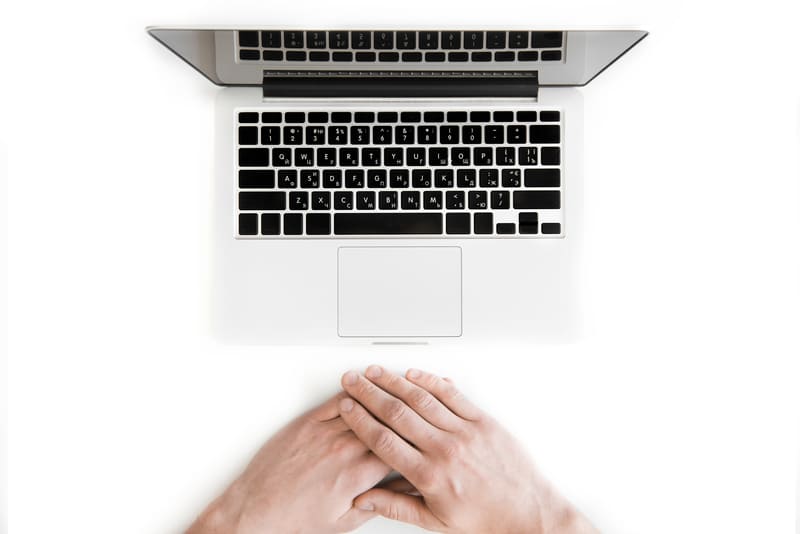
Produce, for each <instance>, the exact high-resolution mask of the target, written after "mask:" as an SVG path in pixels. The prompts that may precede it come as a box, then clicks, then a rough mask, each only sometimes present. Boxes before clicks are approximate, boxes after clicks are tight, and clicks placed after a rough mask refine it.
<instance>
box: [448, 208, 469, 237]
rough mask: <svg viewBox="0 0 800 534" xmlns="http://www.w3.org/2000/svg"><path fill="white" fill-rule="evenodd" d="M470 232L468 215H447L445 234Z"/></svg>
mask: <svg viewBox="0 0 800 534" xmlns="http://www.w3.org/2000/svg"><path fill="white" fill-rule="evenodd" d="M469 231H470V221H469V213H448V214H447V233H448V234H468V233H469Z"/></svg>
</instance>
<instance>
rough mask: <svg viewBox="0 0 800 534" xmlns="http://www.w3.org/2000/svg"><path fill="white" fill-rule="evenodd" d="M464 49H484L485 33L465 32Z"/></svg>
mask: <svg viewBox="0 0 800 534" xmlns="http://www.w3.org/2000/svg"><path fill="white" fill-rule="evenodd" d="M464 48H466V49H468V50H474V49H476V48H483V32H464Z"/></svg>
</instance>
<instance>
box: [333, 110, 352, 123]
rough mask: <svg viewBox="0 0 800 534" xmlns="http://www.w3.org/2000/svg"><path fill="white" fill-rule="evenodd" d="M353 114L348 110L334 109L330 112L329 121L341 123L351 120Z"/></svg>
mask: <svg viewBox="0 0 800 534" xmlns="http://www.w3.org/2000/svg"><path fill="white" fill-rule="evenodd" d="M352 120H353V114H352V113H350V112H349V111H334V112H333V113H331V122H332V123H334V124H343V123H348V122H352Z"/></svg>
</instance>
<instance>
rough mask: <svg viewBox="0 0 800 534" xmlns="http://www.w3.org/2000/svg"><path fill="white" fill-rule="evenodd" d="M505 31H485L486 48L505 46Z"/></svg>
mask: <svg viewBox="0 0 800 534" xmlns="http://www.w3.org/2000/svg"><path fill="white" fill-rule="evenodd" d="M505 47H506V32H487V33H486V48H495V49H497V48H505Z"/></svg>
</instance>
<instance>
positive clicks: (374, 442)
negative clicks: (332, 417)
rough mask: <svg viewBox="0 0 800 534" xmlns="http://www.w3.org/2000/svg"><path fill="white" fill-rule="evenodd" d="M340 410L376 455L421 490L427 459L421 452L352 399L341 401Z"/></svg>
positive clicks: (358, 435)
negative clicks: (419, 481)
mask: <svg viewBox="0 0 800 534" xmlns="http://www.w3.org/2000/svg"><path fill="white" fill-rule="evenodd" d="M339 410H340V413H341V415H342V419H344V422H345V423H347V426H349V427H350V428H351V429H352V430H353V433H354V434H355V435H356V437H357V438H358V439H360V440H361V442H362V443H364V445H366V446H367V448H369V449H370V450H371V451H372V452H374V453H375V456H377V457H378V458H380V459H381V460H383V462H384V463H385V464H387V465H388V466H389V467H391V468H393V469H394V470H396V471H397V472H399V473H400V474H401V475H403V476H404V477H406V478H407V479H408V480H409V481H410V482H411V483H413V484H415V485H416V486H417V487H419V484H418V483H417V481H418V480H419V479H420V477H421V476H422V474H423V468H424V458H423V456H422V453H421V452H420V451H418V450H417V449H415V448H414V447H412V446H411V445H410V444H408V443H406V442H405V441H403V439H402V438H400V436H398V435H397V434H395V433H394V432H392V430H391V429H389V428H387V427H385V426H384V425H382V424H381V423H379V422H378V421H377V420H376V419H375V418H374V417H372V415H371V414H370V413H369V412H368V411H367V410H366V409H364V407H363V406H361V405H360V404H359V403H357V402H355V401H354V400H353V399H350V398H344V399H342V400H341V401H340V402H339Z"/></svg>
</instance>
